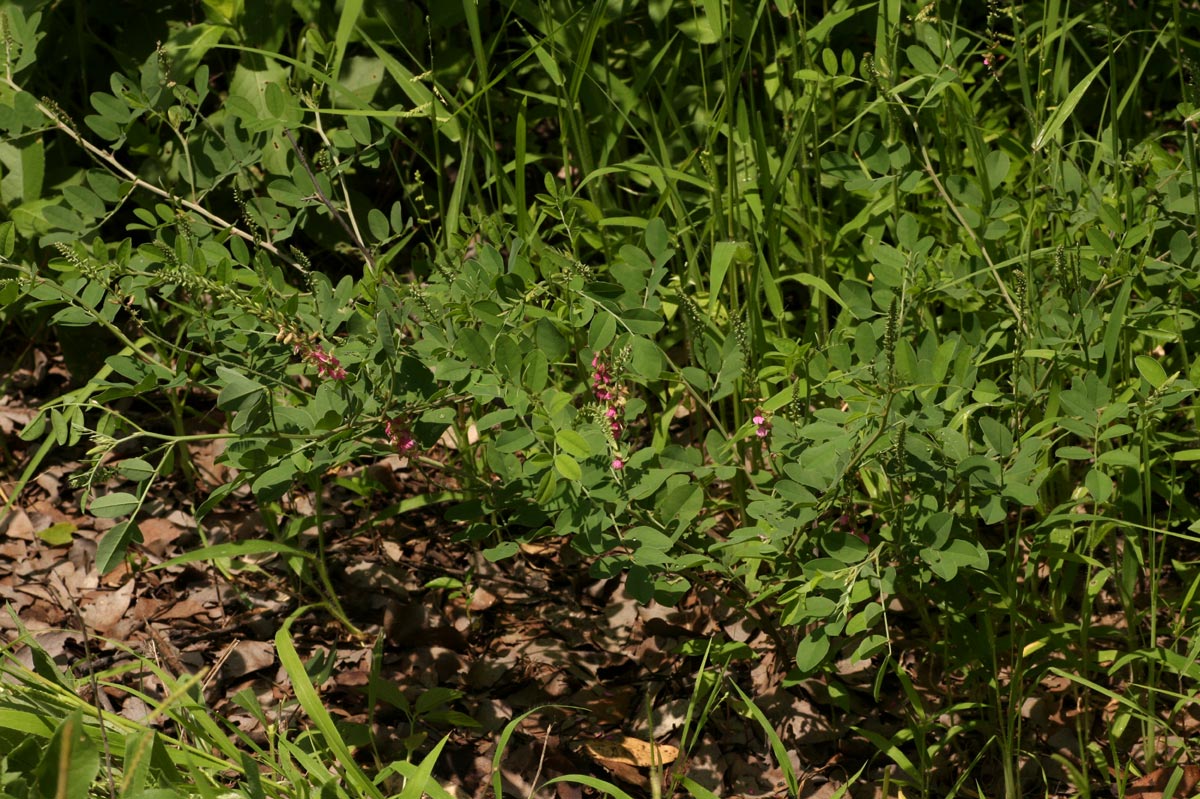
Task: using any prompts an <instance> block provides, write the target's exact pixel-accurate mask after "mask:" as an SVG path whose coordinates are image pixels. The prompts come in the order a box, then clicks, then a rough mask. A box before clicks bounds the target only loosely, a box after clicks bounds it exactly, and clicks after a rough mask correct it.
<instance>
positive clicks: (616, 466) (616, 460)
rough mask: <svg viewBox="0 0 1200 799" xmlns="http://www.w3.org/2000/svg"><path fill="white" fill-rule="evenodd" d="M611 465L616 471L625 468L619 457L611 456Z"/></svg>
mask: <svg viewBox="0 0 1200 799" xmlns="http://www.w3.org/2000/svg"><path fill="white" fill-rule="evenodd" d="M612 467H613V469H615V470H616V471H620V470H621V469H624V468H625V461H623V460H621V459H620V458H613V462H612Z"/></svg>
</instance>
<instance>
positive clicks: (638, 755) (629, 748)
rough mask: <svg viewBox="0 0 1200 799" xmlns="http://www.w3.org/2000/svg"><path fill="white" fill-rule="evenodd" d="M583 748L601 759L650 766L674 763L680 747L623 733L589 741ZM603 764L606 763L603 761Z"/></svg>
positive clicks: (597, 758)
mask: <svg viewBox="0 0 1200 799" xmlns="http://www.w3.org/2000/svg"><path fill="white" fill-rule="evenodd" d="M583 750H584V751H585V752H587V753H588V754H589V755H591V756H592V757H593V758H594V759H596V760H599V761H604V760H610V761H613V762H615V763H623V764H625V765H627V766H638V767H639V768H649V767H650V766H652V765H658V766H665V765H667V764H669V763H674V762H675V759H676V758H678V757H679V748H678V747H675V746H671V745H670V744H654V745H653V746H651V744H649V743H647V742H646V741H643V740H642V739H641V738H630V737H629V736H627V735H623V736H621V737H620V738H609V739H598V740H595V741H587V742H585V743H584V744H583ZM601 765H604V764H603V763H601Z"/></svg>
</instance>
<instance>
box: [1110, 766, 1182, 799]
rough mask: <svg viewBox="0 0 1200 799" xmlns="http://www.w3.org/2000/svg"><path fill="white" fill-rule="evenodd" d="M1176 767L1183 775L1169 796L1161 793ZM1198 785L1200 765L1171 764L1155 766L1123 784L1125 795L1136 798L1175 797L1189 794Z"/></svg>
mask: <svg viewBox="0 0 1200 799" xmlns="http://www.w3.org/2000/svg"><path fill="white" fill-rule="evenodd" d="M1176 769H1182V770H1183V775H1182V777H1181V778H1180V780H1179V785H1178V787H1177V788H1176V789H1175V792H1174V793H1172V794H1171V796H1169V797H1168V796H1167V795H1166V794H1164V793H1163V791H1164V790H1166V788H1167V785H1169V784H1170V782H1171V777H1172V775H1174V773H1175V771H1176ZM1197 785H1200V766H1172V767H1170V768H1156V769H1154V771H1151V772H1150V773H1149V774H1146V775H1145V776H1143V777H1138V778H1137V779H1136V780H1134V781H1133V782H1131V783H1129V784H1128V785H1126V786H1125V795H1126V796H1136V797H1137V799H1175V797H1177V796H1178V797H1183V796H1191V795H1192V794H1193V793H1194V792H1195V791H1194V789H1195V787H1196V786H1197Z"/></svg>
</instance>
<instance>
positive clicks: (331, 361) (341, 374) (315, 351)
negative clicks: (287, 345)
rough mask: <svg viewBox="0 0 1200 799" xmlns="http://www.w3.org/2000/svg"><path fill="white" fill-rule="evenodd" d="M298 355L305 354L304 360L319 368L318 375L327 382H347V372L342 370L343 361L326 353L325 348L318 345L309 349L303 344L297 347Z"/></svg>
mask: <svg viewBox="0 0 1200 799" xmlns="http://www.w3.org/2000/svg"><path fill="white" fill-rule="evenodd" d="M295 352H296V353H297V354H303V357H304V360H306V361H308V362H309V363H311V364H312V365H314V366H316V367H317V375H318V376H320V377H323V378H325V379H326V380H345V379H346V370H345V369H343V368H342V364H341V361H339V360H338V359H337V358H336V357H335V356H333V355H332V354H330V353H328V352H326V351H325V349H324V348H323V347H321V346H320V345H317V346H315V347H309V346H306V345H303V344H297V345H296V347H295Z"/></svg>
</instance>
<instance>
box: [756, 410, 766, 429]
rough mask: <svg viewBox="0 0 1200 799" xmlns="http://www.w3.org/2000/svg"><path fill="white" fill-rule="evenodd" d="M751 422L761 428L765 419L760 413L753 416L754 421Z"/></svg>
mask: <svg viewBox="0 0 1200 799" xmlns="http://www.w3.org/2000/svg"><path fill="white" fill-rule="evenodd" d="M752 421H753V422H754V423H755V424H756V425H758V426H759V427H762V426H763V425H764V424H766V422H767V418H766V417H765V416H763V415H762V414H761V413H759V414H755V416H754V419H753V420H752Z"/></svg>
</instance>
